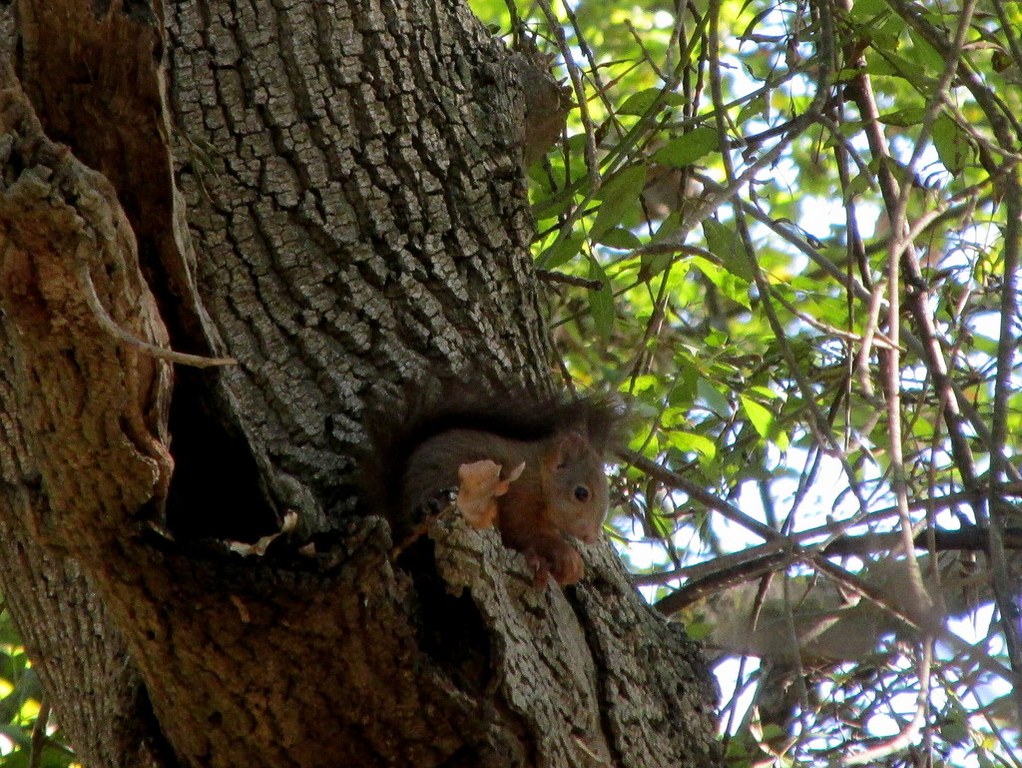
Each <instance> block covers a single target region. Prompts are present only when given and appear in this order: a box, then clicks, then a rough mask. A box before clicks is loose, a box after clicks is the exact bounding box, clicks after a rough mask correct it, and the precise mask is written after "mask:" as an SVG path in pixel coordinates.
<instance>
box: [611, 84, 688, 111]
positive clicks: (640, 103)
mask: <svg viewBox="0 0 1022 768" xmlns="http://www.w3.org/2000/svg"><path fill="white" fill-rule="evenodd" d="M661 94H663V95H662V97H661ZM658 98H660V103H661V104H662V105H663V106H665V107H674V106H679V105H681V104H684V103H685V101H686V99H685V97H684V96H683V95H682V94H680V93H675V92H674V91H668V92H667V93H663V89H661V88H646V89H645V90H642V91H638V92H636V93H633V94H632V95H631V96H629V97H628V98H627V99H625V103H624V104H622V105H621V106H620V107H619V108H618V110H617V113H618V114H619V115H635V116H636V117H642V116H643V115H645V114H646V113H647V112H649V110H650V108H651V107H652V106H653V104H654V103H655V102H656V100H657V99H658Z"/></svg>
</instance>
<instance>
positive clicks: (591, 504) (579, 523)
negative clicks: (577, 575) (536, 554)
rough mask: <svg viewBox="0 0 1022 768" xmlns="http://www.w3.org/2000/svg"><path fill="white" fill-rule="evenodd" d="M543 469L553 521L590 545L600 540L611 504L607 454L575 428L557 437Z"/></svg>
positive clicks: (562, 529)
mask: <svg viewBox="0 0 1022 768" xmlns="http://www.w3.org/2000/svg"><path fill="white" fill-rule="evenodd" d="M542 471H543V486H544V489H545V495H546V498H547V503H548V505H549V512H550V518H551V521H552V522H553V524H554V525H555V526H556V527H557V528H558V529H559V530H560V531H561V532H562V533H566V534H567V535H569V536H574V537H575V538H576V539H580V540H581V541H584V542H587V543H589V544H591V543H593V542H595V541H596V540H597V539H599V537H600V531H601V530H602V529H603V520H604V518H606V516H607V508H608V506H609V493H608V490H607V475H606V474H605V473H604V471H603V456H602V455H601V454H600V453H599V452H598V451H597V450H596V449H595V448H594V447H593V446H592V444H591V443H590V442H589V441H588V440H586V438H585V437H583V436H582V434H581V433H579V432H574V431H572V432H569V433H567V434H566V435H559V436H557V437H556V438H554V440H553V444H552V449H551V450H550V452H549V453H548V454H547V456H546V457H545V461H544V466H543V470H542Z"/></svg>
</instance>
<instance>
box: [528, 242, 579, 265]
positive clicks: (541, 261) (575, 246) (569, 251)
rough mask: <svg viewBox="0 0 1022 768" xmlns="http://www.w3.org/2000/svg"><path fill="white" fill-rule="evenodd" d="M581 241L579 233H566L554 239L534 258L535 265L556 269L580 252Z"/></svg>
mask: <svg viewBox="0 0 1022 768" xmlns="http://www.w3.org/2000/svg"><path fill="white" fill-rule="evenodd" d="M583 242H584V241H583V239H582V236H581V235H568V236H567V237H562V238H560V239H559V240H555V241H554V244H553V245H551V246H550V247H549V248H547V249H546V250H545V251H543V252H542V253H541V254H540V255H539V258H537V259H536V266H537V267H539V268H540V269H556V268H557V267H559V266H561V265H562V264H565V263H567V262H569V261H571V260H572V259H573V258H575V257H576V256H577V255H578V254H579V253H581V251H582V243H583Z"/></svg>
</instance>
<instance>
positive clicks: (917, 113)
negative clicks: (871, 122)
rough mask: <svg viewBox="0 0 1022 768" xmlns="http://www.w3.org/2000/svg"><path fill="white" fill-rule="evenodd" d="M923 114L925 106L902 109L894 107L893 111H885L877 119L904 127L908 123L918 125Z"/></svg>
mask: <svg viewBox="0 0 1022 768" xmlns="http://www.w3.org/2000/svg"><path fill="white" fill-rule="evenodd" d="M925 114H926V108H925V107H905V108H904V109H896V110H894V111H893V112H887V113H886V114H883V115H880V117H879V118H877V119H878V120H880V122H881V123H883V124H884V125H897V126H899V127H902V128H905V127H908V126H910V125H919V123H921V122H922V121H923V116H924V115H925Z"/></svg>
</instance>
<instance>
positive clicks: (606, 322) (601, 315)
mask: <svg viewBox="0 0 1022 768" xmlns="http://www.w3.org/2000/svg"><path fill="white" fill-rule="evenodd" d="M589 277H590V279H592V280H599V281H600V283H601V284H602V287H601V288H600V289H599V290H596V291H593V290H590V291H589V312H590V314H591V315H592V317H593V322H594V323H595V324H596V331H597V333H599V334H600V337H601V338H602V339H603V340H604V341H606V340H607V339H609V338H610V335H611V333H612V332H613V330H614V293H613V292H612V291H611V288H610V278H609V277H607V273H606V272H605V271H604V270H603V267H601V266H600V264H599V262H598V261H596V259H593V258H590V259H589Z"/></svg>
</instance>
